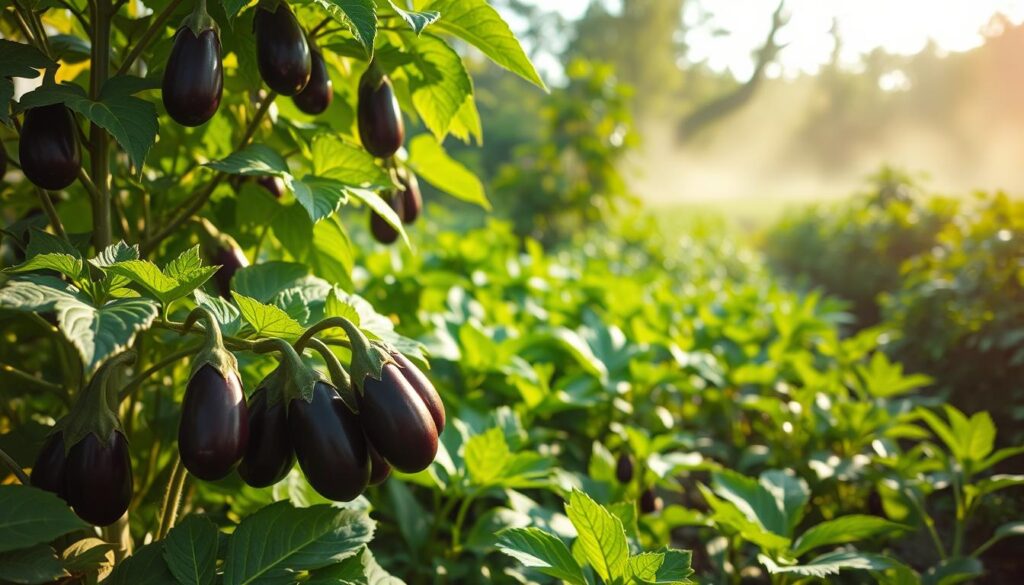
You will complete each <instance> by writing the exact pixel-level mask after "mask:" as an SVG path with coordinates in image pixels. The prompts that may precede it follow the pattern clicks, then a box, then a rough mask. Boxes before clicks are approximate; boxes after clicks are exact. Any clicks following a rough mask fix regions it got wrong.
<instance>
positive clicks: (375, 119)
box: [356, 65, 405, 158]
mask: <svg viewBox="0 0 1024 585" xmlns="http://www.w3.org/2000/svg"><path fill="white" fill-rule="evenodd" d="M358 101H359V103H358V105H357V107H356V121H357V123H358V124H357V125H358V127H359V139H360V140H361V141H362V143H363V147H364V148H365V149H366V150H367V151H369V153H370V154H372V155H373V156H376V157H379V158H388V157H390V156H392V155H394V154H395V153H396V152H398V149H399V148H401V147H402V142H403V141H404V140H405V126H404V125H403V123H402V112H401V110H400V109H399V108H398V100H397V99H396V98H395V90H394V88H393V87H392V86H391V80H390V79H388V76H387V75H384V74H383V73H380V72H379V71H378V70H377V69H376V68H375V67H374V66H372V65H371V67H370V69H368V70H367V71H366V72H365V73H363V76H362V77H361V78H360V79H359V97H358Z"/></svg>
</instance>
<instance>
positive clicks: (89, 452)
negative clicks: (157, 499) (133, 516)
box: [64, 430, 132, 526]
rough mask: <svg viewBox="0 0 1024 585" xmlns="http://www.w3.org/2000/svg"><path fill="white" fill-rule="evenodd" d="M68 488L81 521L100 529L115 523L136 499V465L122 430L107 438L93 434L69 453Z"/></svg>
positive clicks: (66, 486)
mask: <svg viewBox="0 0 1024 585" xmlns="http://www.w3.org/2000/svg"><path fill="white" fill-rule="evenodd" d="M64 488H65V490H66V494H67V502H68V504H70V505H71V507H72V508H73V509H74V510H75V513H76V514H78V516H79V518H81V519H82V520H85V521H86V522H88V523H90V524H94V525H96V526H107V525H110V524H113V523H114V522H116V521H117V519H118V518H120V517H121V516H123V515H124V513H125V512H126V511H127V510H128V504H129V503H130V502H131V499H132V462H131V458H130V456H129V454H128V440H127V439H126V438H125V436H124V435H123V434H122V433H121V431H120V430H114V431H111V433H110V435H109V436H108V437H107V438H106V439H101V438H100V437H98V436H97V435H96V434H95V433H89V434H88V435H86V436H85V437H84V438H83V439H82V440H81V441H79V442H78V443H76V444H75V445H74V446H73V447H71V450H70V451H69V452H68V454H67V464H66V467H65V476H64Z"/></svg>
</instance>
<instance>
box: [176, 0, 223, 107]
mask: <svg viewBox="0 0 1024 585" xmlns="http://www.w3.org/2000/svg"><path fill="white" fill-rule="evenodd" d="M223 91H224V67H223V65H222V64H221V58H220V36H219V34H218V31H217V24H216V23H215V22H214V21H213V19H212V18H210V16H209V15H208V14H207V13H206V9H205V2H200V3H199V5H198V6H197V8H196V12H194V13H193V14H192V15H190V16H189V17H188V18H186V19H185V22H184V23H183V24H182V25H181V27H180V28H178V32H176V33H175V34H174V48H173V49H171V56H170V57H168V59H167V68H166V69H165V70H164V79H163V90H162V96H163V101H164V108H166V109H167V113H168V114H170V116H171V118H172V119H174V121H175V122H177V123H179V124H181V125H182V126H200V125H202V124H205V123H206V122H207V121H208V120H209V119H210V118H212V117H213V115H214V114H216V113H217V108H218V107H220V98H221V94H222V93H223Z"/></svg>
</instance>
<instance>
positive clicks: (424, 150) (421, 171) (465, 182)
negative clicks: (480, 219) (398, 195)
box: [409, 134, 491, 209]
mask: <svg viewBox="0 0 1024 585" xmlns="http://www.w3.org/2000/svg"><path fill="white" fill-rule="evenodd" d="M409 166H411V167H412V168H413V170H414V171H415V172H416V174H417V175H419V176H420V177H422V178H423V179H424V180H426V181H427V182H428V183H430V184H431V185H433V186H434V187H437V188H438V189H439V190H441V191H444V192H445V193H447V194H449V195H451V196H452V197H455V198H457V199H461V200H463V201H466V202H469V203H473V204H476V205H479V206H480V207H483V208H484V209H490V208H491V204H490V202H489V201H487V194H486V193H484V185H483V183H481V182H480V179H479V178H477V176H476V175H475V174H473V172H472V171H470V170H469V169H467V168H466V167H464V166H463V165H462V163H460V162H458V161H456V160H455V159H453V158H451V157H449V156H448V153H447V152H445V151H444V148H442V147H441V144H440V143H439V142H438V141H437V139H435V138H434V137H433V136H431V135H429V134H421V135H419V136H417V137H416V138H413V139H412V140H411V141H410V143H409Z"/></svg>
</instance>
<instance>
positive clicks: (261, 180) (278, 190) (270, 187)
mask: <svg viewBox="0 0 1024 585" xmlns="http://www.w3.org/2000/svg"><path fill="white" fill-rule="evenodd" d="M256 184H257V185H259V186H260V187H263V188H264V189H266V190H267V193H270V194H271V195H273V196H274V199H280V198H281V196H282V195H284V181H282V180H281V177H278V176H275V175H260V176H259V177H256Z"/></svg>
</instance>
